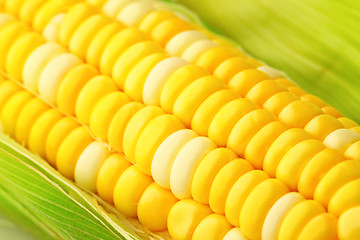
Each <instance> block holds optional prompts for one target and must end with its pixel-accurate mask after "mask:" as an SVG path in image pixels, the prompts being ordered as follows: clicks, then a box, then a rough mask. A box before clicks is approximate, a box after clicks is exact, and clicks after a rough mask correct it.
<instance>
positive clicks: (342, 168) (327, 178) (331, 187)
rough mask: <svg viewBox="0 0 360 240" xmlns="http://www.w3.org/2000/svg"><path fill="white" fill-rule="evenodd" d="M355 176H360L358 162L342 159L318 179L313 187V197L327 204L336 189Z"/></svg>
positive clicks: (359, 164) (355, 177)
mask: <svg viewBox="0 0 360 240" xmlns="http://www.w3.org/2000/svg"><path fill="white" fill-rule="evenodd" d="M344 173H346V174H344ZM357 178H360V162H358V161H355V160H347V161H342V162H340V163H338V164H337V165H335V166H334V167H332V168H331V169H330V170H329V171H328V172H327V173H326V174H325V175H324V177H323V178H322V179H321V180H320V181H319V184H318V185H317V186H316V188H315V192H314V199H315V200H316V201H318V202H320V203H322V204H323V205H324V206H327V205H328V203H329V201H330V199H331V198H332V196H333V195H334V194H335V193H336V191H337V190H338V189H340V188H341V187H342V186H344V185H345V184H346V183H348V182H350V181H352V180H355V179H357Z"/></svg>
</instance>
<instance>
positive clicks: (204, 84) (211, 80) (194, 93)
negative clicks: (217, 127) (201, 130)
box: [173, 76, 225, 127]
mask: <svg viewBox="0 0 360 240" xmlns="http://www.w3.org/2000/svg"><path fill="white" fill-rule="evenodd" d="M224 88H225V85H224V83H223V82H222V81H220V80H219V79H218V78H215V77H213V76H206V77H202V78H199V79H198V80H196V81H194V82H193V83H191V84H190V85H189V86H188V87H187V88H185V90H184V91H183V92H182V93H181V94H180V95H179V97H178V98H177V100H176V102H175V104H174V108H173V111H174V115H176V116H177V117H179V118H180V119H181V120H182V121H183V122H184V123H185V125H186V126H187V127H190V125H191V120H192V118H193V116H194V114H195V112H196V110H197V109H198V107H199V106H200V104H201V103H202V102H203V101H204V100H205V99H206V98H207V97H209V96H210V95H211V94H213V93H214V92H216V91H219V90H222V89H224Z"/></svg>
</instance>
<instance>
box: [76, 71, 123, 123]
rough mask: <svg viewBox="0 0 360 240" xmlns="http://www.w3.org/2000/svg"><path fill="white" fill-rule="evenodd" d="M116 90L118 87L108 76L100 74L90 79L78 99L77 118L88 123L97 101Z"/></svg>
mask: <svg viewBox="0 0 360 240" xmlns="http://www.w3.org/2000/svg"><path fill="white" fill-rule="evenodd" d="M115 91H117V87H116V85H115V84H114V82H113V80H112V79H111V78H110V77H108V76H105V75H100V76H97V77H94V78H92V79H90V80H89V82H87V83H86V84H85V86H84V87H83V89H82V90H81V92H80V93H79V96H78V98H77V100H76V104H75V114H76V116H77V118H78V119H79V120H80V121H81V122H82V123H85V124H88V123H89V120H90V115H91V113H92V110H93V109H94V107H95V105H96V103H98V102H99V101H100V99H101V98H102V97H104V96H105V95H107V94H109V93H112V92H115Z"/></svg>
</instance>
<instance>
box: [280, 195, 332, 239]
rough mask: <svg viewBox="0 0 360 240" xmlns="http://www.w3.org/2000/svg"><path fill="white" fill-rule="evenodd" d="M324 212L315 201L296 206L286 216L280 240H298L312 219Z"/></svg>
mask: <svg viewBox="0 0 360 240" xmlns="http://www.w3.org/2000/svg"><path fill="white" fill-rule="evenodd" d="M324 212H325V209H324V207H323V206H322V205H321V204H320V203H318V202H317V201H314V200H305V201H302V202H300V203H298V204H296V205H295V206H294V207H293V208H292V209H291V210H290V211H289V212H288V214H287V215H286V216H285V218H284V220H283V222H282V224H281V227H280V230H279V234H278V239H279V240H285V239H294V238H295V239H296V238H297V237H298V236H299V234H300V233H301V231H302V230H303V229H304V228H305V226H306V224H307V223H308V222H310V220H311V219H313V218H314V217H316V216H318V215H320V214H322V213H324Z"/></svg>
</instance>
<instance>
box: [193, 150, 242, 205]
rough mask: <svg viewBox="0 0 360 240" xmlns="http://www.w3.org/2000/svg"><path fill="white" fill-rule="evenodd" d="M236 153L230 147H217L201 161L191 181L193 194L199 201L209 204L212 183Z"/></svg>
mask: <svg viewBox="0 0 360 240" xmlns="http://www.w3.org/2000/svg"><path fill="white" fill-rule="evenodd" d="M235 158H236V154H235V153H234V152H233V151H231V150H230V149H228V148H215V149H213V150H211V151H210V152H209V153H208V154H206V155H205V157H204V158H203V159H202V160H201V161H200V163H199V164H198V166H197V167H196V170H195V173H194V177H193V179H192V183H191V195H192V197H193V199H194V200H195V201H197V202H199V203H203V204H208V203H209V195H210V189H211V185H212V183H213V181H214V179H215V176H216V175H217V173H218V172H219V171H220V169H221V168H222V167H223V166H225V164H227V163H228V162H229V161H231V160H233V159H235Z"/></svg>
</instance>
